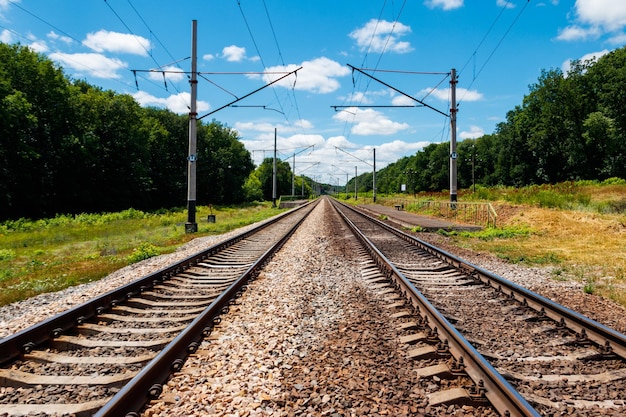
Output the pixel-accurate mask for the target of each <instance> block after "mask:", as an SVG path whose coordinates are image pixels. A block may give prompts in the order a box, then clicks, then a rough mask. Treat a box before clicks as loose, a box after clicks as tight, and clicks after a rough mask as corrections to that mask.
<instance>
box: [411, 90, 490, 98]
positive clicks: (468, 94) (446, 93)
mask: <svg viewBox="0 0 626 417" xmlns="http://www.w3.org/2000/svg"><path fill="white" fill-rule="evenodd" d="M426 94H428V95H431V96H433V97H435V98H437V99H439V100H441V101H448V100H449V99H450V89H449V88H436V89H434V90H431V89H428V88H426V89H423V90H422V91H420V93H419V95H426ZM419 95H418V98H419ZM456 97H457V100H460V99H462V100H463V101H480V100H482V99H483V95H482V93H479V92H478V91H476V90H468V89H467V88H457V89H456ZM420 100H421V99H420Z"/></svg>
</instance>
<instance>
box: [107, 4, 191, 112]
mask: <svg viewBox="0 0 626 417" xmlns="http://www.w3.org/2000/svg"><path fill="white" fill-rule="evenodd" d="M104 3H105V4H106V5H107V6H108V7H109V9H110V10H111V12H112V13H113V14H114V15H115V17H117V19H118V20H119V21H120V22H121V23H122V25H123V26H124V27H125V28H126V30H128V31H129V32H130V34H131V35H133V37H134V38H135V40H136V41H137V43H138V44H139V45H140V46H141V47H142V48H143V50H144V51H146V54H148V56H149V57H150V58H151V59H152V62H154V64H155V65H156V68H162V65H160V64H159V63H158V62H157V60H156V58H155V57H154V55H153V54H152V52H151V51H149V50H148V49H147V48H146V46H145V45H144V44H143V42H141V41H140V40H139V37H138V36H137V35H136V34H135V33H134V32H133V30H132V29H131V28H130V26H129V25H128V24H127V23H126V22H125V21H124V19H122V17H121V16H120V15H119V13H117V11H116V10H115V9H114V8H113V6H111V4H110V3H109V2H108V0H104ZM128 3H129V4H130V6H131V8H132V9H133V10H134V11H135V13H137V15H138V16H139V18H140V19H141V21H142V22H143V23H144V24H145V25H146V27H147V28H148V30H149V31H150V33H151V34H152V33H153V32H152V30H151V29H150V27H149V26H148V25H147V23H146V22H145V20H144V19H143V17H141V15H139V12H138V11H137V9H136V8H135V7H134V6H133V5H132V3H130V0H128ZM155 38H156V36H155ZM159 43H160V41H159ZM161 45H162V44H161ZM170 58H171V59H173V60H174V61H176V59H175V58H174V57H172V56H171V54H170ZM176 62H178V61H176ZM132 72H133V75H134V77H135V86H136V88H137V89H139V84H138V83H137V73H136V72H135V71H132ZM158 72H162V73H163V85H164V86H165V91H168V92H169V90H168V88H167V81H166V77H165V72H163V71H158ZM173 86H174V90H176V93H177V97H178V99H179V100H181V101H182V102H183V104H184V105H185V106H186V107H187V108H190V105H189V104H187V102H186V101H185V100H184V98H183V97H182V96H181V91H180V89H179V88H178V86H176V84H173Z"/></svg>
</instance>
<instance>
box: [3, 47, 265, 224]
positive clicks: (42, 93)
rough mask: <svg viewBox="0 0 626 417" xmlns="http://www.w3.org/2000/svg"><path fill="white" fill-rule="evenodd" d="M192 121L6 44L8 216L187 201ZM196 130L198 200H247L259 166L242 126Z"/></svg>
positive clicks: (5, 185) (5, 178)
mask: <svg viewBox="0 0 626 417" xmlns="http://www.w3.org/2000/svg"><path fill="white" fill-rule="evenodd" d="M188 124H189V121H188V117H187V116H179V115H176V114H174V113H172V112H170V111H168V110H162V109H155V108H142V107H141V106H140V105H139V104H138V103H137V102H136V101H135V100H134V99H133V97H131V96H130V95H126V94H118V93H115V92H113V91H103V90H102V89H100V88H98V87H94V86H91V85H89V84H87V83H86V82H84V81H81V80H78V81H71V80H69V79H68V78H67V77H66V76H65V75H64V74H63V71H62V70H61V69H60V68H57V67H56V66H55V65H54V64H53V63H52V61H50V60H49V59H48V58H46V57H45V56H44V55H41V54H38V53H35V52H33V51H31V50H30V49H28V48H26V47H22V46H19V45H6V44H3V43H0V220H6V219H18V218H43V217H54V216H55V215H56V214H58V213H67V214H76V213H83V212H92V213H93V212H103V211H120V210H124V209H127V208H129V207H134V208H137V209H141V210H155V209H158V208H161V207H167V208H170V207H177V206H181V205H184V204H185V203H186V191H187V164H188V162H187V152H188V137H189V135H188ZM197 132H198V138H197V148H198V162H197V171H196V173H197V204H208V203H213V204H234V203H241V202H243V201H244V200H245V193H244V190H243V185H244V183H245V181H246V179H247V178H248V175H249V174H250V173H251V172H252V171H253V169H254V165H253V163H252V159H251V157H250V154H249V152H248V151H247V150H246V149H245V148H244V146H243V144H242V143H241V142H240V141H239V137H238V136H237V134H236V132H234V131H233V130H231V129H229V128H228V127H225V126H223V125H221V124H220V123H218V122H216V121H212V122H211V123H209V124H204V123H201V122H199V124H198V128H197Z"/></svg>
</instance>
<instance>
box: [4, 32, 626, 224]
mask: <svg viewBox="0 0 626 417" xmlns="http://www.w3.org/2000/svg"><path fill="white" fill-rule="evenodd" d="M188 123H189V121H188V116H187V115H177V114H174V113H172V112H170V111H168V110H164V109H157V108H143V107H141V106H140V105H139V104H138V103H137V102H136V101H135V100H134V99H133V97H132V96H130V95H126V94H118V93H115V92H113V91H108V90H107V91H105V90H102V89H101V88H99V87H95V86H92V85H89V84H88V83H86V82H85V81H82V80H70V79H69V78H68V77H67V76H65V74H64V73H63V70H62V69H61V68H59V67H58V66H56V65H55V64H54V63H53V62H52V61H50V60H49V59H48V58H47V57H46V56H45V55H42V54H39V53H36V52H34V51H32V50H30V49H28V48H27V47H23V46H20V45H7V44H3V43H0V221H2V220H6V219H12V218H21V217H24V218H41V217H46V216H54V215H55V214H59V213H63V214H75V213H82V212H105V211H117V210H123V209H127V208H130V207H133V208H136V209H142V210H156V209H161V208H173V207H181V206H184V205H185V204H186V198H187V194H186V193H187V152H188ZM197 131H198V161H199V163H198V167H197V190H198V191H197V195H198V200H197V204H199V205H203V204H235V203H241V202H245V201H254V200H271V199H272V175H271V174H272V160H271V159H266V160H265V161H263V163H262V164H261V165H260V166H259V167H255V166H254V164H253V162H252V159H251V156H250V153H249V152H248V151H247V150H246V149H245V148H244V146H243V144H242V143H241V141H240V140H239V139H240V138H239V137H238V134H237V132H236V131H234V130H232V129H230V128H228V127H226V126H224V125H222V124H221V123H219V122H217V121H215V120H213V121H211V122H210V123H208V124H205V123H199V124H198V129H197ZM416 140H417V139H416ZM449 153H450V148H449V143H439V144H431V145H429V146H427V147H425V148H424V149H423V150H422V151H419V152H417V153H416V154H415V155H413V156H410V157H405V158H402V159H400V160H398V161H396V162H394V163H392V164H390V165H388V166H387V167H386V168H384V169H382V170H380V171H379V172H377V192H378V193H397V192H399V191H400V189H401V184H406V186H407V191H408V192H409V193H415V192H419V191H441V190H446V189H448V187H449ZM457 153H458V155H459V157H458V187H459V189H463V188H469V187H471V186H472V184H473V181H475V183H476V184H480V185H484V186H492V185H505V186H516V187H519V186H524V185H529V184H542V183H557V182H562V181H569V180H604V179H607V178H611V177H619V178H626V48H622V49H618V50H615V51H613V52H611V53H609V54H607V55H604V56H603V57H601V58H600V59H599V60H597V62H594V61H588V62H573V63H572V67H571V70H570V71H568V72H567V73H565V74H564V73H563V72H562V71H561V70H558V69H552V70H549V71H548V70H544V71H542V72H541V74H540V76H539V78H538V81H537V83H536V84H533V85H531V86H529V93H528V94H527V95H526V96H525V97H524V98H523V101H522V103H521V104H520V105H519V106H516V107H515V108H514V109H513V110H510V111H509V112H508V113H507V115H506V121H504V122H501V123H500V124H498V125H497V127H496V130H495V132H494V133H493V134H488V135H484V136H482V137H480V138H477V139H466V140H464V141H460V142H459V143H458V144H457ZM473 177H474V179H473ZM292 180H293V177H292V174H291V168H290V166H289V164H288V163H287V162H280V163H278V190H277V192H278V195H284V194H291V188H292ZM356 180H357V181H358V188H359V192H368V191H371V190H372V173H371V172H370V173H365V174H362V175H360V176H359V178H358V179H356ZM354 181H355V179H354V178H353V179H351V180H350V181H349V183H348V190H349V192H351V191H352V190H354ZM294 182H295V183H294V184H293V187H294V189H295V194H300V193H302V191H303V190H304V194H305V195H309V193H311V192H312V190H313V189H314V188H315V189H314V190H313V191H315V192H319V191H321V192H325V191H326V190H327V189H328V186H324V185H320V184H315V185H314V184H312V182H311V181H310V179H308V178H306V177H296V178H295V181H294Z"/></svg>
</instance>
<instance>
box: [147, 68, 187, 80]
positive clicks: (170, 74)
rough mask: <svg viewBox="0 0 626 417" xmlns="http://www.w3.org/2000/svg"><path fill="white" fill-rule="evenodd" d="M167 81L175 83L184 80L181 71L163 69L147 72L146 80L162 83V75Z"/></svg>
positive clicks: (183, 74) (178, 69) (177, 69)
mask: <svg viewBox="0 0 626 417" xmlns="http://www.w3.org/2000/svg"><path fill="white" fill-rule="evenodd" d="M164 74H165V78H166V79H167V80H168V81H172V82H176V81H180V80H182V79H183V78H185V73H184V72H183V70H181V69H180V68H177V67H164V68H160V69H158V70H155V69H153V70H150V72H148V78H149V79H151V80H154V81H163V75H164Z"/></svg>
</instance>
